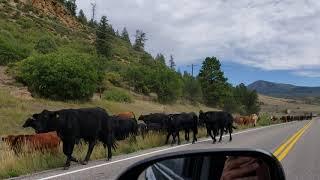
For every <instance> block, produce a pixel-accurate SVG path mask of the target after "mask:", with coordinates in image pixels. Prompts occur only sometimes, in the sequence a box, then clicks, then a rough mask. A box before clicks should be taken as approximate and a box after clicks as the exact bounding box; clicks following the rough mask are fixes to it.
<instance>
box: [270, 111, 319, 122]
mask: <svg viewBox="0 0 320 180" xmlns="http://www.w3.org/2000/svg"><path fill="white" fill-rule="evenodd" d="M312 117H313V115H312V113H310V114H308V115H298V116H282V117H276V116H271V121H279V120H280V121H281V122H291V121H303V120H311V119H312Z"/></svg>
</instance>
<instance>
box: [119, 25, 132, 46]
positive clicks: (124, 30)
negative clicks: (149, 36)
mask: <svg viewBox="0 0 320 180" xmlns="http://www.w3.org/2000/svg"><path fill="white" fill-rule="evenodd" d="M121 38H122V39H123V40H125V41H126V42H128V43H129V44H131V42H130V37H129V33H128V31H127V28H126V27H124V28H123V30H122V33H121Z"/></svg>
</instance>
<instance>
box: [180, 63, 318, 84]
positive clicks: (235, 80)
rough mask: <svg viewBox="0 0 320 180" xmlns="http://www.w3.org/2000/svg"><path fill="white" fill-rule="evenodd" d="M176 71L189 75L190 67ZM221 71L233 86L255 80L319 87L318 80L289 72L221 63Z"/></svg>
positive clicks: (195, 69) (196, 67) (196, 68)
mask: <svg viewBox="0 0 320 180" xmlns="http://www.w3.org/2000/svg"><path fill="white" fill-rule="evenodd" d="M196 65H197V66H195V67H194V75H197V74H198V73H199V69H200V68H201V64H196ZM177 69H180V71H181V72H182V73H183V72H184V71H187V72H189V73H190V74H191V67H190V66H186V65H181V66H177ZM222 70H223V71H224V72H225V76H226V77H227V78H228V79H229V82H230V83H232V84H233V85H237V84H240V83H245V84H246V85H248V84H250V83H252V82H254V81H257V80H265V81H271V82H278V83H289V84H293V85H298V86H320V78H317V77H303V76H299V75H296V74H295V73H294V72H292V71H289V70H262V69H259V68H254V67H250V66H246V65H241V64H238V63H233V62H225V63H222Z"/></svg>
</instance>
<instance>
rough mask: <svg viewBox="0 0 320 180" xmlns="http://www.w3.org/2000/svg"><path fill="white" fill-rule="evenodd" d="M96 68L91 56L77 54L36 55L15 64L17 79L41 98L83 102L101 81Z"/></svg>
mask: <svg viewBox="0 0 320 180" xmlns="http://www.w3.org/2000/svg"><path fill="white" fill-rule="evenodd" d="M96 66H97V65H96V64H94V60H93V59H92V58H91V57H90V56H87V55H83V54H78V53H69V54H64V53H61V52H60V53H52V54H47V55H36V56H32V57H29V58H27V59H25V60H23V61H21V62H19V63H18V74H17V80H20V81H22V83H25V84H27V85H28V87H29V89H30V90H31V92H32V93H34V94H37V95H39V96H42V97H47V98H50V99H54V100H76V99H80V100H85V99H88V98H89V97H91V96H92V95H93V93H94V92H95V90H96V89H97V86H98V84H99V82H100V81H101V74H100V72H99V71H98V70H97V67H96Z"/></svg>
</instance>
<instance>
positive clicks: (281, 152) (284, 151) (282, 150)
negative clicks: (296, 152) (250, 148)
mask: <svg viewBox="0 0 320 180" xmlns="http://www.w3.org/2000/svg"><path fill="white" fill-rule="evenodd" d="M311 123H312V121H310V122H309V123H307V124H306V125H305V126H304V127H303V128H301V129H300V130H299V131H298V132H296V133H295V134H294V135H293V136H292V137H290V138H289V139H288V140H287V141H286V142H285V143H283V144H282V145H281V146H280V147H279V148H278V149H277V150H276V151H275V152H274V153H273V155H275V156H276V157H277V158H278V160H279V161H281V160H282V159H284V158H285V157H286V156H287V155H288V153H289V152H290V150H291V149H292V148H293V146H294V145H295V144H296V143H297V141H298V140H299V139H300V138H301V136H302V135H303V134H304V132H305V131H306V130H307V129H308V128H309V127H310V125H311Z"/></svg>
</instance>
